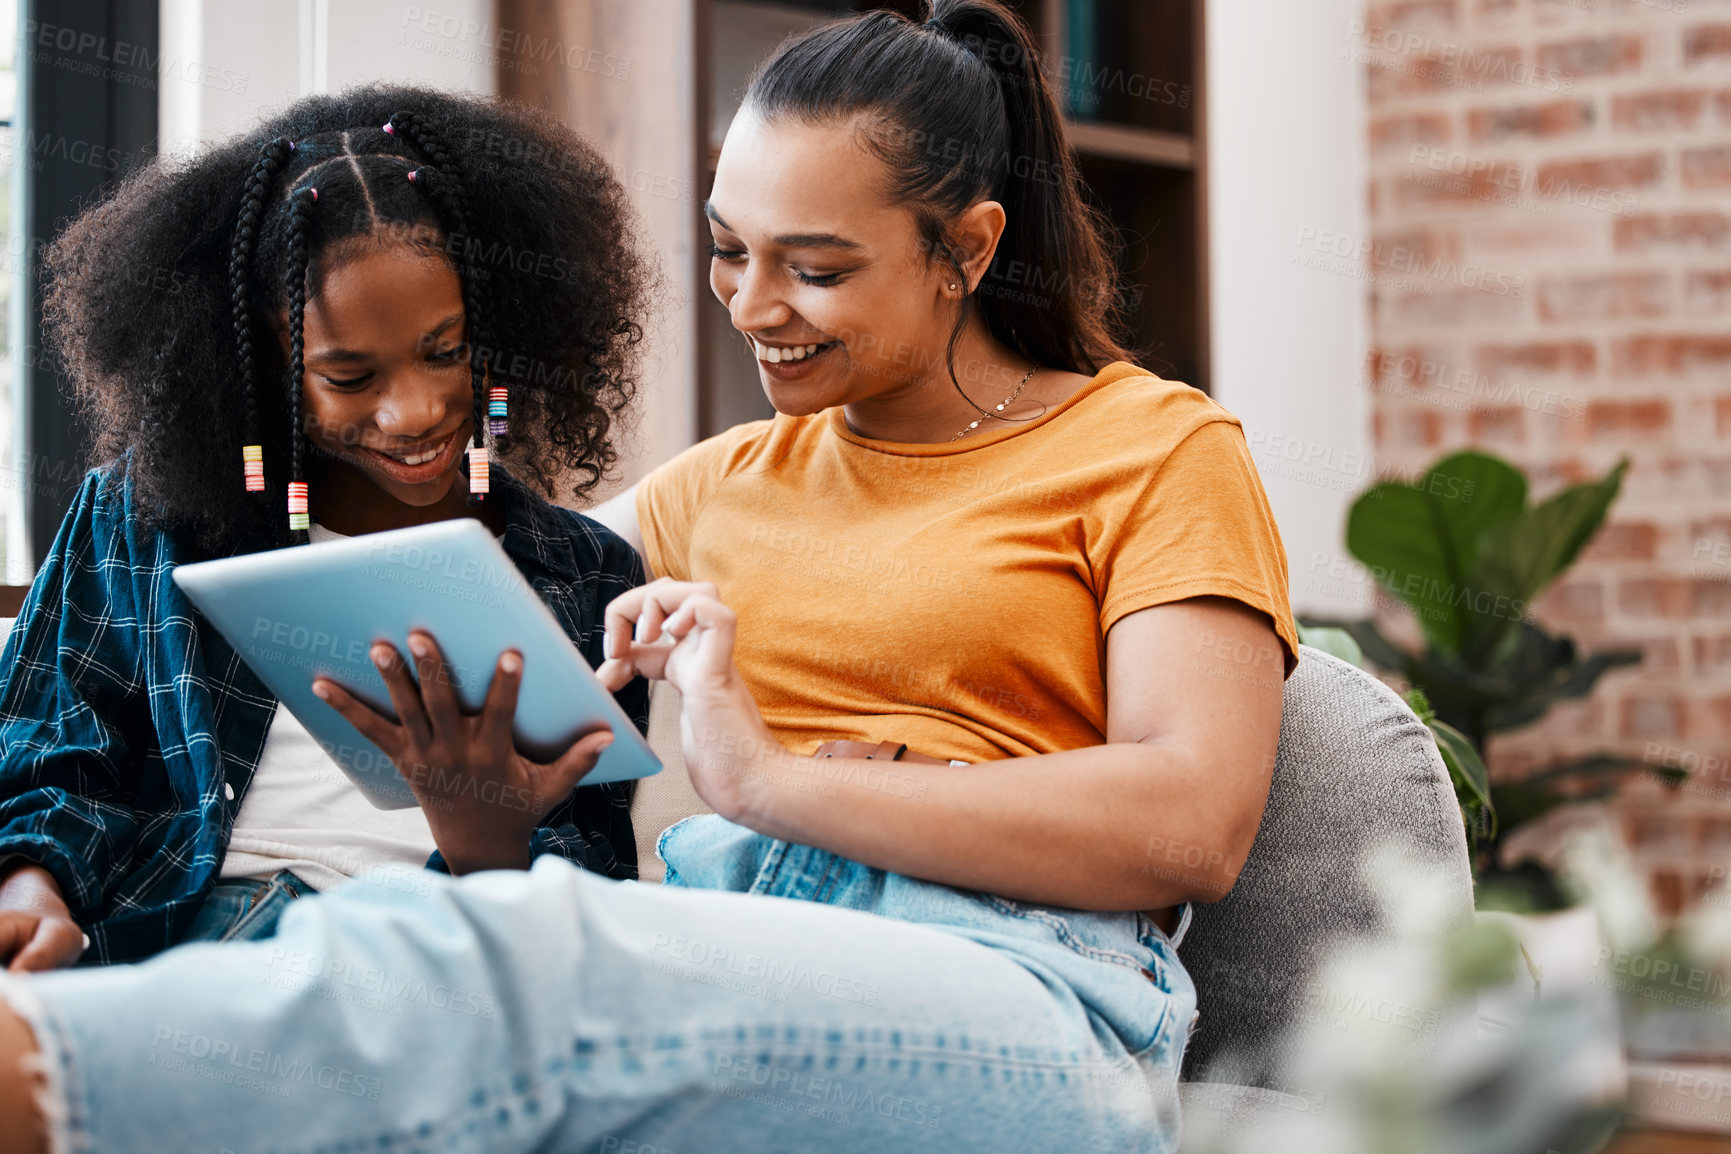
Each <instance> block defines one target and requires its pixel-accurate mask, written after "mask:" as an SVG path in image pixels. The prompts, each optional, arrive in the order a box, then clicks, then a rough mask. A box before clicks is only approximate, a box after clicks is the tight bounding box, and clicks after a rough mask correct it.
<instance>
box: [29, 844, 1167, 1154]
mask: <svg viewBox="0 0 1731 1154" xmlns="http://www.w3.org/2000/svg"><path fill="white" fill-rule="evenodd" d="M27 984H28V987H29V989H28V991H27V995H26V996H23V997H18V998H14V999H12V1000H13V1002H14V1005H16V1006H18V1007H19V1008H20V1010H21V1012H24V1013H25V1014H26V1016H27V1017H28V1018H29V1019H30V1020H31V1022H32V1025H33V1026H34V1028H35V1029H36V1030H37V1032H38V1034H39V1036H43V1037H44V1038H45V1042H44V1051H45V1053H48V1054H51V1055H55V1056H56V1062H55V1065H54V1069H53V1071H52V1078H53V1086H52V1089H53V1091H54V1093H55V1094H56V1095H57V1098H58V1100H59V1101H60V1102H61V1103H62V1105H63V1107H64V1117H65V1119H66V1126H67V1128H68V1131H69V1133H70V1135H71V1140H72V1142H73V1143H74V1144H75V1146H76V1148H78V1149H91V1150H97V1151H102V1150H126V1151H138V1152H141V1154H144V1152H153V1151H161V1152H165V1154H166V1152H169V1151H173V1152H174V1154H218V1152H219V1151H221V1150H223V1149H229V1150H240V1151H258V1150H265V1149H269V1150H273V1151H312V1150H323V1149H331V1148H336V1147H339V1146H340V1147H343V1148H348V1149H356V1148H362V1149H385V1148H389V1149H392V1150H396V1151H407V1150H425V1151H434V1150H437V1151H477V1152H479V1151H488V1152H497V1154H509V1152H511V1151H531V1150H561V1151H563V1150H606V1149H623V1148H625V1147H624V1142H625V1141H627V1140H629V1141H632V1142H637V1143H639V1144H644V1145H648V1146H651V1147H659V1148H662V1149H666V1150H675V1151H681V1152H684V1151H697V1150H701V1151H705V1152H707V1154H732V1152H735V1151H737V1152H740V1154H744V1152H747V1151H750V1152H753V1154H773V1152H778V1151H787V1152H789V1154H792V1152H801V1154H803V1152H806V1151H814V1150H823V1151H847V1152H861V1154H878V1152H889V1151H897V1152H901V1151H918V1150H934V1151H936V1150H943V1151H980V1152H982V1154H983V1152H991V1154H999V1152H1001V1151H1005V1150H1034V1149H1040V1150H1052V1149H1076V1150H1114V1151H1150V1152H1159V1151H1170V1150H1173V1149H1176V1146H1177V1134H1176V1132H1175V1130H1176V1125H1175V1110H1174V1108H1173V1106H1172V1105H1171V1102H1170V1098H1171V1095H1172V1091H1173V1087H1172V1086H1171V1085H1169V1084H1166V1083H1165V1082H1164V1080H1157V1079H1151V1078H1149V1077H1148V1076H1147V1068H1146V1067H1145V1066H1144V1065H1141V1064H1139V1063H1138V1062H1137V1061H1135V1060H1133V1059H1132V1058H1131V1057H1129V1056H1127V1055H1126V1054H1125V1053H1124V1051H1123V1049H1122V1048H1121V1047H1119V1046H1117V1045H1116V1039H1115V1038H1114V1037H1113V1036H1112V1034H1111V1033H1110V1032H1109V1031H1102V1030H1100V1029H1098V1028H1097V1020H1096V1018H1095V1017H1094V1015H1093V1014H1092V1013H1091V1012H1090V1011H1089V1010H1088V1008H1087V1007H1086V1006H1084V1005H1083V1004H1082V1003H1081V1001H1080V1000H1079V999H1078V998H1077V997H1076V996H1075V994H1074V992H1073V991H1072V990H1071V989H1070V987H1069V986H1068V985H1067V984H1066V983H1065V982H1064V981H1063V980H1062V979H1061V978H1060V977H1059V976H1058V975H1057V974H1056V973H1054V972H1052V971H1050V970H1048V969H1046V968H1045V967H1042V966H1041V965H1040V964H1039V962H1038V961H1036V960H1031V959H1029V958H1027V957H1020V956H1016V955H1015V954H1012V953H1008V952H1005V951H1001V950H997V949H994V948H992V947H991V946H990V945H987V944H983V943H982V942H979V941H973V940H969V939H968V938H966V937H963V936H959V935H956V934H952V933H946V932H944V931H942V930H940V929H937V928H934V927H931V926H922V925H915V924H910V923H905V922H900V921H896V920H893V919H887V918H882V917H878V916H875V915H872V914H868V913H863V912H860V911H857V910H849V909H838V908H834V907H831V906H827V905H822V904H817V903H813V902H809V901H797V900H790V899H786V898H778V897H770V896H764V895H755V894H739V893H727V892H714V891H693V890H688V889H681V888H677V887H660V886H649V885H642V884H638V883H633V882H613V881H609V880H607V879H605V878H602V877H599V876H597V875H594V874H590V873H586V872H584V871H582V870H580V869H578V868H577V867H575V866H573V865H571V864H570V863H568V862H566V861H563V860H562V859H558V858H553V857H547V858H542V859H541V860H540V861H539V862H537V863H536V865H535V867H534V869H532V870H530V871H528V872H504V871H501V872H496V873H484V874H478V875H475V876H472V877H468V878H463V879H457V880H451V879H445V878H439V879H437V880H436V881H435V884H434V885H433V886H431V887H430V891H429V892H427V893H426V894H406V893H402V892H400V891H392V890H389V889H387V888H385V887H381V886H350V887H345V888H344V889H343V890H341V891H339V892H337V893H334V894H326V895H322V896H317V897H312V898H309V899H307V900H304V901H296V902H293V903H291V904H290V906H289V908H288V910H287V912H286V914H285V915H284V917H283V919H282V923H281V925H280V927H279V928H278V932H277V935H276V937H274V938H272V939H270V940H268V941H262V942H248V943H228V944H222V945H192V946H186V947H183V948H179V949H175V950H171V951H169V952H168V953H166V954H163V955H161V956H160V957H158V958H155V959H153V960H151V961H149V962H146V963H144V964H142V965H138V966H123V967H109V968H106V969H103V970H91V971H83V972H69V973H56V974H48V975H43V976H40V977H36V978H31V979H27ZM5 992H6V986H5V984H3V983H0V994H3V993H5ZM610 1139H611V1140H612V1141H611V1143H610V1142H609V1140H610Z"/></svg>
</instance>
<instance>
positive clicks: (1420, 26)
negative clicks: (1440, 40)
mask: <svg viewBox="0 0 1731 1154" xmlns="http://www.w3.org/2000/svg"><path fill="white" fill-rule="evenodd" d="M1455 19H1456V11H1455V0H1393V2H1392V3H1387V4H1376V5H1373V6H1372V7H1371V9H1370V11H1369V13H1368V14H1367V19H1366V20H1365V23H1366V24H1368V25H1370V26H1371V27H1372V28H1399V29H1400V30H1401V31H1403V32H1413V31H1424V30H1426V29H1430V30H1433V31H1440V30H1442V29H1447V28H1453V27H1454V26H1455Z"/></svg>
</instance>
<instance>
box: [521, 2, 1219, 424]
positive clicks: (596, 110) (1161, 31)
mask: <svg viewBox="0 0 1731 1154" xmlns="http://www.w3.org/2000/svg"><path fill="white" fill-rule="evenodd" d="M498 4H499V9H498V12H499V20H500V23H501V25H502V26H504V27H509V28H512V29H515V30H518V31H519V32H520V33H523V34H528V35H531V36H535V37H546V38H550V39H555V40H558V39H561V38H562V40H563V42H565V43H574V44H583V45H594V44H602V45H606V47H607V50H608V51H609V52H612V53H614V54H615V55H617V56H620V57H625V58H631V59H634V60H636V61H638V65H637V67H635V68H634V69H633V70H632V72H631V74H630V80H629V81H628V82H626V83H623V84H621V83H616V82H613V81H610V80H609V81H604V80H602V79H600V78H597V77H595V76H592V75H588V74H582V73H573V72H571V71H570V70H563V71H559V70H545V71H542V72H539V73H536V74H527V73H520V72H514V71H508V72H501V73H500V75H499V87H500V91H501V92H502V93H505V94H507V95H511V96H515V97H517V98H519V99H524V100H528V101H529V102H531V103H538V104H543V105H546V106H548V107H552V108H555V109H558V110H560V111H561V112H562V114H564V115H565V116H567V117H569V118H570V119H571V121H572V123H573V124H575V125H576V126H577V127H578V128H579V129H580V130H582V131H583V132H585V133H586V134H587V135H589V137H590V138H591V139H592V140H595V141H596V142H597V143H598V144H599V145H600V146H601V147H602V148H603V149H604V150H605V151H607V153H608V155H609V156H610V157H612V158H613V159H614V162H615V163H616V164H618V165H619V166H620V168H621V170H622V171H636V170H639V169H647V170H649V171H652V172H660V173H664V174H667V175H669V176H675V177H677V178H678V179H679V180H681V181H687V180H688V181H689V187H690V188H691V190H692V191H693V193H694V195H693V196H692V197H691V198H690V202H689V203H688V204H681V205H680V206H678V207H679V213H682V214H683V215H679V214H677V213H676V214H673V215H672V216H670V215H669V212H668V210H669V207H670V206H669V203H668V202H666V201H657V200H655V199H654V198H653V197H647V198H640V199H639V203H640V207H644V208H646V209H647V210H648V212H649V214H650V216H651V217H652V218H653V219H652V220H651V229H652V232H653V233H654V237H655V239H656V241H657V243H658V244H659V245H660V246H661V249H662V251H663V252H664V253H666V254H668V255H669V257H670V259H672V260H674V261H675V262H677V263H678V266H679V267H677V269H676V273H677V277H676V279H677V280H678V281H679V282H680V283H681V285H682V287H683V288H684V289H685V291H686V292H687V293H688V294H689V300H690V302H691V305H690V307H689V308H682V309H680V310H679V311H678V312H677V313H676V314H675V315H674V316H672V317H671V318H669V320H668V331H667V332H666V333H665V334H661V335H662V336H664V337H665V340H666V347H667V349H668V350H669V351H668V356H669V357H670V358H672V361H671V362H670V363H672V364H673V365H675V366H676V367H674V368H672V369H670V370H667V371H664V372H663V373H662V375H661V376H660V378H658V380H657V382H656V400H657V403H659V404H661V405H663V406H664V407H663V409H662V410H660V411H657V412H656V413H654V414H653V417H654V422H655V423H656V424H657V427H658V428H659V429H660V430H662V431H661V432H660V433H659V434H658V435H659V436H660V437H661V438H662V444H661V447H660V449H659V450H658V452H660V453H663V454H665V452H666V451H667V450H668V449H669V448H672V449H673V450H675V451H676V450H677V449H678V448H683V447H684V445H685V444H688V443H689V436H691V435H695V436H696V437H706V436H710V435H712V434H714V433H717V432H720V431H722V430H723V429H726V428H729V427H731V426H733V425H736V424H738V423H740V422H741V421H748V420H753V419H756V418H759V417H764V416H768V415H770V412H771V410H770V408H769V403H768V401H766V400H765V399H764V396H763V390H762V387H761V385H760V384H759V381H758V374H757V366H756V364H755V362H754V361H753V360H752V359H751V354H750V350H749V349H748V348H747V346H746V343H745V341H744V340H743V338H741V337H740V336H739V335H738V334H737V333H735V332H734V331H733V328H732V325H731V324H730V323H729V319H728V315H727V310H726V309H724V308H723V307H722V306H721V304H720V303H719V302H717V301H716V300H715V299H714V297H713V295H712V294H711V293H710V292H709V290H708V283H709V258H708V254H707V251H706V250H707V246H708V239H709V227H708V224H707V222H705V221H704V219H703V201H704V200H705V199H706V198H707V196H708V194H709V191H710V186H711V184H712V181H713V177H714V172H715V161H716V156H717V154H718V152H719V150H720V147H721V142H722V140H723V138H724V137H725V136H726V133H727V127H728V125H729V124H730V123H731V121H732V119H733V116H734V113H735V112H736V111H737V109H738V104H739V99H740V96H741V95H742V94H743V92H744V89H745V85H746V81H747V79H748V78H749V76H750V74H751V71H752V69H753V68H754V67H755V66H756V65H757V63H758V62H759V61H761V60H762V59H763V58H764V57H766V56H767V55H769V53H770V52H772V51H773V50H774V49H775V47H776V46H777V45H778V44H780V43H781V41H782V40H783V39H784V38H785V37H787V36H789V35H791V34H793V33H796V32H799V31H802V30H804V29H806V28H809V27H811V26H812V25H813V24H816V23H818V22H819V21H822V20H825V19H829V18H831V17H833V16H836V15H838V14H843V13H846V12H850V11H857V10H861V9H870V8H878V7H883V8H893V9H895V10H898V11H901V12H902V13H904V14H905V15H909V16H915V17H917V16H918V15H919V14H920V12H921V11H923V8H924V5H923V4H920V3H917V2H916V0H893V2H887V3H874V2H873V0H679V2H678V3H676V4H668V5H665V6H663V5H655V6H653V7H652V6H650V5H646V4H642V3H641V0H498ZM1012 6H1013V7H1015V8H1016V9H1017V10H1018V11H1019V12H1020V13H1021V14H1022V16H1023V18H1024V19H1025V20H1027V21H1028V23H1029V25H1030V27H1032V28H1033V29H1035V32H1036V35H1037V36H1038V38H1039V41H1040V47H1041V52H1042V56H1043V59H1044V61H1045V64H1046V68H1047V74H1048V76H1049V77H1050V78H1051V80H1052V83H1053V85H1054V88H1055V90H1056V91H1057V93H1058V94H1059V96H1060V98H1061V99H1062V100H1063V101H1064V103H1065V104H1066V106H1067V119H1068V123H1069V132H1070V140H1071V144H1072V146H1073V147H1074V148H1075V149H1076V151H1077V154H1078V156H1079V157H1080V160H1081V168H1082V175H1083V178H1084V181H1085V183H1086V184H1087V187H1088V191H1089V195H1090V196H1092V197H1093V199H1094V201H1095V203H1096V204H1098V205H1099V206H1100V207H1101V208H1103V209H1104V210H1105V211H1106V213H1107V214H1108V216H1109V217H1110V218H1111V220H1112V221H1113V223H1114V224H1115V225H1116V227H1117V231H1118V237H1117V240H1118V262H1119V267H1120V270H1121V272H1122V274H1123V282H1124V293H1123V296H1122V299H1121V301H1120V304H1121V306H1122V308H1121V312H1122V317H1121V320H1122V324H1121V326H1120V327H1121V332H1120V334H1119V336H1120V339H1121V340H1122V341H1123V342H1124V343H1125V344H1126V345H1127V346H1128V347H1129V348H1131V349H1133V350H1135V352H1136V355H1137V358H1138V360H1140V362H1141V363H1142V364H1143V365H1145V366H1146V367H1147V368H1149V369H1151V370H1153V371H1154V372H1157V373H1160V374H1161V375H1162V376H1166V377H1170V378H1173V379H1176V380H1182V381H1186V382H1188V383H1190V384H1193V385H1196V386H1198V387H1199V388H1202V389H1204V390H1206V389H1207V388H1208V387H1209V372H1208V370H1209V366H1208V357H1207V350H1208V311H1207V307H1206V302H1207V300H1208V259H1207V247H1206V239H1205V238H1206V236H1207V219H1206V216H1205V211H1204V209H1205V204H1206V198H1205V194H1206V181H1207V155H1208V149H1207V141H1206V139H1205V135H1204V133H1203V131H1202V126H1203V125H1204V124H1205V123H1206V117H1205V116H1204V114H1203V109H1204V100H1205V94H1206V84H1205V78H1204V77H1203V75H1202V66H1201V65H1202V60H1203V59H1204V57H1203V52H1202V35H1203V30H1202V19H1201V0H1012ZM670 11H672V12H676V13H678V15H677V18H676V19H674V20H673V21H672V22H670V19H669V16H668V13H669V12H670ZM687 22H689V23H687ZM687 261H689V262H690V263H689V264H687V263H685V262H687ZM673 409H677V410H678V411H677V412H675V411H673ZM687 428H688V429H689V430H690V433H689V434H684V435H680V436H675V434H674V432H673V430H675V429H687ZM669 441H676V442H677V443H676V444H669V443H668V442H669Z"/></svg>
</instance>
